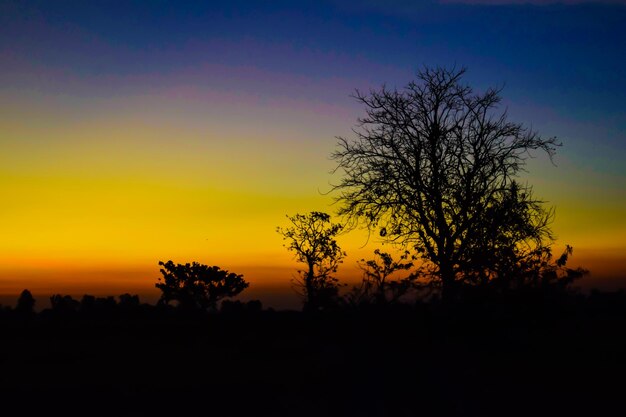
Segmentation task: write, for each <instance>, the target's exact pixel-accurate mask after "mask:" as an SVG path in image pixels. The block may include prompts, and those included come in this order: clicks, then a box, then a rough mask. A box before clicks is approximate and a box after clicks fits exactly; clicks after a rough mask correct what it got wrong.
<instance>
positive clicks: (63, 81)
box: [0, 0, 626, 305]
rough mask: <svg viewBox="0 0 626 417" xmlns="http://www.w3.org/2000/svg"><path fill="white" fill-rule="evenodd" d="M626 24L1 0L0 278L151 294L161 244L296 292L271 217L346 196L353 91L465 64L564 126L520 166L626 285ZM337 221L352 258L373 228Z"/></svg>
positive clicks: (604, 267) (459, 6)
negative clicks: (349, 229)
mask: <svg viewBox="0 0 626 417" xmlns="http://www.w3.org/2000/svg"><path fill="white" fill-rule="evenodd" d="M296 3H297V5H296ZM625 39H626V1H609V2H603V3H601V2H584V1H562V2H550V1H539V0H537V1H529V2H522V1H517V0H515V1H506V0H497V1H487V0H482V1H480V0H468V1H451V0H446V1H443V2H434V1H423V2H416V1H401V0H398V1H385V2H384V3H383V2H376V1H358V2H349V1H312V2H291V1H285V2H276V1H273V2H246V1H224V2H219V1H211V2H182V1H150V2H144V1H136V2H132V1H131V2H121V1H120V2H117V1H89V2H83V1H72V2H69V1H54V2H52V1H42V2H38V1H4V0H0V149H1V152H0V192H1V195H2V205H1V206H0V219H1V221H2V226H1V228H0V295H2V294H5V295H6V294H16V293H18V292H19V291H21V290H22V289H23V288H30V289H31V290H32V291H33V293H34V294H35V295H37V294H49V293H52V292H62V293H73V294H81V293H85V292H90V293H96V294H105V293H106V294H118V293H122V292H127V291H128V292H138V293H140V294H142V295H143V294H145V295H148V296H154V295H155V294H156V290H155V289H154V288H153V285H154V282H155V281H156V278H157V277H158V275H159V273H158V265H157V263H158V261H159V260H163V261H166V260H168V259H172V260H174V261H175V262H181V263H182V262H190V261H194V260H195V261H199V262H202V263H208V264H211V265H219V266H221V267H223V268H226V269H230V270H233V271H234V272H238V273H244V275H245V277H246V279H248V280H249V281H250V282H251V283H252V285H251V287H250V289H249V290H247V291H246V292H247V293H248V295H249V296H252V297H254V296H257V295H258V296H261V297H265V299H267V300H270V304H271V303H273V302H274V301H272V299H271V297H270V295H268V294H270V293H271V294H273V295H274V297H277V294H279V293H280V294H283V293H284V294H291V293H290V289H289V280H290V278H291V277H292V275H293V274H294V273H295V269H296V265H295V263H294V261H293V258H292V256H291V255H290V254H289V253H288V252H287V251H286V250H285V249H284V248H283V247H282V242H281V238H280V236H279V235H278V234H277V233H276V231H275V229H276V226H281V225H285V224H286V219H285V215H286V214H295V213H297V212H301V213H303V212H306V211H310V210H321V211H327V212H333V211H334V210H335V207H332V206H331V205H330V203H331V202H332V197H331V196H328V195H324V194H323V193H324V192H326V191H328V189H329V183H330V182H332V181H333V180H337V178H336V177H333V176H332V175H331V174H330V173H329V171H330V170H331V169H332V168H333V164H332V162H331V161H329V159H328V156H329V154H330V153H331V152H332V151H333V150H334V148H335V144H336V139H335V136H338V135H342V136H350V129H351V127H352V126H353V125H354V123H355V121H356V118H357V117H359V116H360V115H362V114H363V108H361V107H360V106H359V105H358V104H357V103H356V102H355V101H354V100H353V99H351V98H350V94H351V93H352V92H353V91H354V89H357V88H358V89H361V90H368V89H370V88H378V87H380V86H381V85H382V84H383V83H385V84H386V85H388V86H392V87H393V86H397V87H402V86H403V85H405V84H406V83H407V82H408V81H409V80H411V79H412V78H413V76H414V74H415V71H416V69H418V68H419V67H420V66H422V65H430V66H434V65H442V66H450V65H454V64H456V65H457V66H466V67H468V73H467V75H466V79H465V80H466V81H467V82H468V83H470V84H471V85H472V86H474V87H475V88H476V89H478V90H481V89H484V88H486V87H488V86H492V85H496V86H502V85H504V87H505V88H504V91H503V93H502V95H503V97H504V105H505V106H507V107H508V111H509V115H510V119H511V120H513V121H518V122H523V123H526V124H527V125H528V126H532V128H533V129H535V130H537V131H539V132H540V133H541V134H542V135H544V136H557V137H558V138H559V139H561V140H562V141H563V143H564V146H563V147H562V148H561V149H559V152H558V155H557V158H556V166H553V165H551V164H550V163H549V162H548V161H546V159H545V158H544V157H538V158H536V159H534V160H532V161H531V162H530V164H529V166H528V170H529V172H528V173H527V174H524V176H523V180H524V181H528V182H529V183H530V184H532V185H534V187H535V193H536V195H537V196H538V197H541V198H543V199H545V200H546V201H547V202H548V203H547V204H548V205H550V206H554V207H556V220H555V222H554V224H553V229H554V231H555V232H556V235H557V237H558V241H557V242H556V245H555V248H556V250H557V251H559V250H560V249H561V248H562V247H563V246H564V245H565V244H566V243H568V244H570V245H572V246H574V255H575V256H574V258H573V260H572V261H573V265H582V266H584V267H587V268H589V269H591V271H592V275H591V277H590V278H588V279H587V280H588V281H589V285H605V286H616V285H623V284H624V283H625V282H626V280H624V281H621V280H620V276H622V277H624V275H623V273H622V272H621V271H622V270H623V269H624V268H625V267H626V217H625V216H624V215H625V214H626V163H624V161H625V160H626V137H625V136H626V48H625V47H624V40H625ZM340 242H341V243H342V244H343V246H344V248H345V249H346V250H347V252H348V254H349V258H348V259H347V260H346V262H345V265H344V266H343V267H342V269H340V272H339V276H340V278H343V279H348V280H349V279H354V278H355V277H356V276H357V275H358V274H357V272H356V270H355V268H354V264H355V261H356V260H358V259H360V258H362V257H364V256H365V257H369V254H371V252H372V251H373V250H374V249H375V248H376V247H378V243H377V242H376V241H375V240H370V241H369V242H368V243H367V245H365V246H364V247H363V245H364V244H365V243H366V239H365V235H364V234H363V233H351V234H350V235H346V236H342V237H341V238H340ZM259 294H260V295H259ZM290 297H291V298H290V300H292V301H293V300H295V301H294V302H295V303H296V305H297V299H295V297H294V296H293V295H292V294H291V295H290ZM290 302H291V301H290Z"/></svg>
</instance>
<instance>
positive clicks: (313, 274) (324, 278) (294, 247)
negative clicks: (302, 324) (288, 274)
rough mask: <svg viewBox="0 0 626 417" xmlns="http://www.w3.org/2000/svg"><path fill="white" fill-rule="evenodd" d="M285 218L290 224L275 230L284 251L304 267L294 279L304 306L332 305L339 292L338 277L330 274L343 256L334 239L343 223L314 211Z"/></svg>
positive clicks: (314, 307) (311, 308)
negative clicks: (282, 240) (280, 239)
mask: <svg viewBox="0 0 626 417" xmlns="http://www.w3.org/2000/svg"><path fill="white" fill-rule="evenodd" d="M287 218H288V219H289V221H290V222H291V226H289V227H287V228H281V227H278V228H277V232H278V233H280V234H281V235H282V236H283V239H284V240H285V241H286V242H287V244H286V245H285V247H286V248H287V250H290V251H292V252H294V253H295V254H296V260H297V261H298V262H301V263H303V264H305V265H306V267H307V269H306V270H299V271H298V274H299V275H300V278H299V279H298V280H297V281H296V284H297V286H298V287H299V288H301V290H302V293H301V294H302V296H303V298H304V309H305V310H307V311H316V310H319V309H322V308H324V307H327V306H329V305H332V304H333V303H334V302H335V301H336V299H337V295H338V292H339V280H337V278H335V277H333V276H332V274H333V273H335V272H337V268H338V267H339V264H340V263H341V262H342V259H343V258H344V256H345V255H346V254H345V252H343V251H342V250H341V248H340V247H339V245H338V244H337V241H336V240H335V237H336V236H337V234H339V232H341V231H342V230H343V226H342V225H341V224H336V223H332V222H331V220H330V216H329V215H328V214H326V213H322V212H318V211H312V212H310V213H308V214H296V215H295V216H287Z"/></svg>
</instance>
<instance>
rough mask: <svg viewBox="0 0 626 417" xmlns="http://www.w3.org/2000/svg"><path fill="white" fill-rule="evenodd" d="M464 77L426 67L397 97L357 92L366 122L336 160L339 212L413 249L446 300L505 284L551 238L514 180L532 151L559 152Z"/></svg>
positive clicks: (526, 189) (494, 95)
mask: <svg viewBox="0 0 626 417" xmlns="http://www.w3.org/2000/svg"><path fill="white" fill-rule="evenodd" d="M464 73H465V69H460V70H456V69H444V68H434V69H432V68H425V69H423V70H422V71H420V72H418V74H417V78H418V80H417V81H416V82H410V83H409V84H408V85H407V86H406V88H405V89H404V90H402V91H398V90H390V89H388V88H386V87H383V88H382V89H381V90H379V91H371V92H370V93H369V94H362V93H360V92H359V91H357V92H356V94H355V98H356V99H357V101H359V102H360V103H362V104H363V105H364V106H365V107H366V116H365V117H364V118H362V119H359V123H358V126H357V128H355V129H354V132H355V134H356V138H355V139H354V140H347V139H344V138H341V137H340V138H338V140H339V149H338V150H337V151H336V152H334V153H333V155H332V158H333V159H334V160H335V161H336V162H337V164H338V165H337V168H336V170H338V171H341V172H342V173H343V177H342V179H341V181H340V182H339V183H338V184H337V185H335V186H334V191H336V192H338V193H339V194H338V197H336V200H337V201H338V202H339V203H340V204H341V208H340V210H339V214H341V215H343V216H345V218H347V221H348V224H349V225H350V226H352V227H353V226H356V225H358V224H362V225H365V226H366V227H367V228H369V230H378V231H379V234H380V236H382V237H383V238H384V239H386V240H389V241H391V242H395V243H398V244H401V245H403V246H405V247H408V248H411V249H414V250H416V252H417V254H418V255H419V256H420V257H421V258H422V259H423V260H424V261H425V264H426V265H430V269H431V270H430V272H431V273H432V277H433V278H435V281H436V282H437V283H439V284H441V294H442V297H443V298H444V299H450V298H454V297H455V293H456V288H457V287H458V284H459V283H474V282H479V281H480V282H483V281H490V280H492V279H494V278H501V279H504V277H505V275H504V272H506V271H507V268H509V267H512V266H513V265H515V266H516V267H520V266H522V263H523V262H522V260H523V258H524V257H526V256H530V255H531V254H532V253H533V252H534V251H535V250H536V248H544V249H545V248H546V247H548V246H549V245H550V242H551V239H552V235H551V233H550V229H549V227H548V225H549V223H550V220H551V218H552V216H553V212H552V211H550V210H545V209H543V207H542V205H541V203H542V202H541V201H538V200H535V199H533V198H532V192H531V191H532V190H531V187H530V186H521V185H520V184H518V183H517V182H516V181H515V177H516V176H517V175H518V173H519V172H520V170H523V168H524V166H525V161H526V159H527V158H528V157H529V156H530V151H531V150H540V151H545V152H546V153H547V155H548V156H549V157H550V159H552V157H553V155H554V153H555V151H556V147H557V146H559V145H560V144H559V143H557V141H556V138H548V139H543V138H541V137H540V136H539V135H538V134H537V133H535V132H533V131H531V130H529V129H527V128H525V127H524V126H523V125H521V124H517V123H512V122H509V121H507V113H506V111H504V112H500V113H497V111H496V109H497V106H498V104H499V103H500V100H501V99H500V96H499V93H500V89H497V88H490V89H488V90H487V91H486V92H485V93H483V94H477V93H474V91H473V90H472V89H471V88H470V87H469V86H467V85H464V84H462V82H461V78H462V76H463V74H464ZM544 249H541V250H544Z"/></svg>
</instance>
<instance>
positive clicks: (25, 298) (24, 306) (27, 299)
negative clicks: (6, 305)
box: [15, 290, 35, 315]
mask: <svg viewBox="0 0 626 417" xmlns="http://www.w3.org/2000/svg"><path fill="white" fill-rule="evenodd" d="M15 311H16V312H18V313H19V314H24V315H31V314H33V313H34V312H35V298H34V297H33V295H32V294H31V293H30V291H28V290H24V291H22V293H21V294H20V296H19V298H18V299H17V305H16V306H15Z"/></svg>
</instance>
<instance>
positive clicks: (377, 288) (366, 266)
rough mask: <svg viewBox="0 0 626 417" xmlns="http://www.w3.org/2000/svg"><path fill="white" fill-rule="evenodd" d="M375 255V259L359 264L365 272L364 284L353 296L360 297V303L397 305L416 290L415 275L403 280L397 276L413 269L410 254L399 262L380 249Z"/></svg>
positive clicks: (363, 260) (409, 275)
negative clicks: (411, 291) (398, 273)
mask: <svg viewBox="0 0 626 417" xmlns="http://www.w3.org/2000/svg"><path fill="white" fill-rule="evenodd" d="M374 255H376V257H375V258H374V259H370V260H367V261H366V260H365V259H361V261H360V262H359V267H360V268H361V270H362V271H363V282H362V283H361V286H360V287H357V289H355V290H353V296H356V297H358V298H359V302H360V303H363V302H365V303H367V302H374V303H376V304H388V303H395V302H397V301H398V300H399V299H400V297H402V296H403V295H406V294H407V293H408V292H409V291H410V290H411V289H412V288H414V286H415V283H416V280H417V278H418V275H417V274H415V273H410V274H408V275H407V276H404V277H402V278H399V277H397V276H395V275H397V272H401V271H408V270H410V269H411V268H413V262H412V261H411V260H408V259H409V257H410V253H409V252H408V251H405V252H404V253H403V254H402V255H401V256H400V259H399V260H394V259H393V257H392V256H391V254H389V253H387V252H381V251H380V249H376V250H375V251H374ZM411 258H413V257H411ZM357 294H358V295H357ZM355 301H356V300H355Z"/></svg>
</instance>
